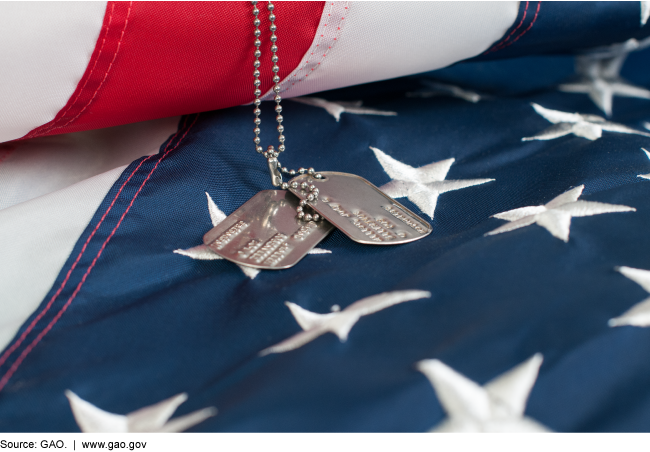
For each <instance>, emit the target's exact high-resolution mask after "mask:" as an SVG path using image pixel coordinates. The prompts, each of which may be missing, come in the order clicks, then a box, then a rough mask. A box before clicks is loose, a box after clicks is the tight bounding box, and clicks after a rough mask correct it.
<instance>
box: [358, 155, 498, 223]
mask: <svg viewBox="0 0 650 452" xmlns="http://www.w3.org/2000/svg"><path fill="white" fill-rule="evenodd" d="M370 149H372V151H373V152H374V153H375V157H377V160H379V163H380V164H381V166H382V167H383V168H384V171H386V174H388V175H389V176H390V178H391V179H393V180H392V181H390V182H388V183H387V184H385V185H383V186H382V187H380V190H382V191H383V192H384V193H386V194H387V195H388V196H390V197H392V198H404V197H407V198H408V199H409V200H410V201H411V202H412V203H413V204H415V205H416V206H418V207H419V208H420V210H421V211H422V212H424V213H425V214H427V215H429V217H431V218H433V214H434V212H435V210H436V204H437V203H438V196H439V195H441V194H442V193H447V192H448V191H453V190H460V189H461V188H467V187H472V186H474V185H480V184H484V183H486V182H492V181H493V180H494V179H467V180H445V178H446V177H447V173H448V172H449V168H451V165H452V164H453V163H454V161H455V159H447V160H442V161H440V162H435V163H430V164H428V165H424V166H422V167H420V168H413V167H412V166H409V165H407V164H405V163H402V162H399V161H397V160H395V159H394V158H392V157H391V156H389V155H387V154H384V153H383V152H382V151H381V150H379V149H377V148H373V147H372V146H370Z"/></svg>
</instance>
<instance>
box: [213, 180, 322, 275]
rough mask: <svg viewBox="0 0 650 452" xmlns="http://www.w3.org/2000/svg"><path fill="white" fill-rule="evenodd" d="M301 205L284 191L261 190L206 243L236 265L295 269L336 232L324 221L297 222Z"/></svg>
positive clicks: (223, 222) (216, 230)
mask: <svg viewBox="0 0 650 452" xmlns="http://www.w3.org/2000/svg"><path fill="white" fill-rule="evenodd" d="M298 202H299V200H298V199H297V198H296V197H295V196H294V195H292V194H291V193H289V192H288V191H285V190H264V191H261V192H259V193H257V194H256V195H255V196H253V197H252V198H251V199H249V200H248V201H247V202H246V203H245V204H244V205H243V206H241V207H240V208H239V209H237V210H236V211H234V212H233V213H232V214H230V215H228V218H226V219H225V220H223V221H222V222H221V223H219V224H218V225H217V226H216V227H214V228H213V229H211V230H210V231H208V232H207V233H206V234H205V235H204V236H203V243H205V244H206V245H207V246H209V247H210V248H211V249H212V251H214V252H215V253H217V254H218V255H220V256H221V257H223V258H224V259H228V260H229V261H232V262H235V263H236V264H241V265H246V266H248V267H254V268H261V269H266V270H280V269H283V268H289V267H292V266H294V265H295V264H297V263H298V262H299V261H300V260H301V259H302V258H303V257H305V255H306V254H307V253H308V252H309V251H310V250H311V249H312V248H314V247H315V246H316V245H318V243H319V242H320V241H321V240H323V239H324V238H325V236H327V234H329V232H330V231H331V230H332V229H334V227H333V226H332V225H331V224H330V223H328V222H327V221H324V220H323V221H318V222H314V221H302V220H298V218H297V217H296V207H297V206H298Z"/></svg>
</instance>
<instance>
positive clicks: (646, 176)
mask: <svg viewBox="0 0 650 452" xmlns="http://www.w3.org/2000/svg"><path fill="white" fill-rule="evenodd" d="M641 150H642V151H643V152H645V155H646V156H647V157H648V159H649V160H650V152H648V151H646V150H645V149H643V148H641ZM637 177H642V178H644V179H650V173H649V174H639V175H638V176H637Z"/></svg>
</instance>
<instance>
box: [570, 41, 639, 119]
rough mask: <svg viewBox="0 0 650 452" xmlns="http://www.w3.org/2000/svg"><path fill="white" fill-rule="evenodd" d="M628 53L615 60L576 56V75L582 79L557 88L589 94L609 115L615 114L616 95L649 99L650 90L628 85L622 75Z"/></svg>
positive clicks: (612, 58) (618, 56)
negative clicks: (620, 73)
mask: <svg viewBox="0 0 650 452" xmlns="http://www.w3.org/2000/svg"><path fill="white" fill-rule="evenodd" d="M627 55H628V53H623V54H621V55H617V56H614V57H601V56H599V55H580V56H577V57H576V73H577V74H578V75H579V76H580V80H579V81H577V82H574V83H564V84H562V85H560V86H559V87H558V89H559V90H560V91H564V92H567V93H582V94H588V95H589V97H590V98H591V100H592V101H593V102H594V103H595V104H596V105H597V106H598V108H600V109H601V110H602V111H603V112H604V113H605V114H606V115H607V116H611V115H612V101H613V98H614V96H622V97H635V98H638V99H650V91H649V90H647V89H645V88H641V87H638V86H635V85H632V84H631V83H629V82H627V81H626V80H624V79H623V78H621V77H620V75H619V72H620V70H621V67H622V66H623V62H624V61H625V59H626V58H627Z"/></svg>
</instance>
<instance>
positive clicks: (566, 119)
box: [521, 103, 650, 141]
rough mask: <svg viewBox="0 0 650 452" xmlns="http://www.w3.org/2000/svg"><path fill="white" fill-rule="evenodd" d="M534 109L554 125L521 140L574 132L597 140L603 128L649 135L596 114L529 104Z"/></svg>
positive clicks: (552, 138) (552, 136)
mask: <svg viewBox="0 0 650 452" xmlns="http://www.w3.org/2000/svg"><path fill="white" fill-rule="evenodd" d="M531 105H532V106H533V108H534V109H535V111H536V112H537V113H538V114H539V115H541V116H542V117H543V118H544V119H546V120H548V121H549V122H552V123H553V124H554V125H552V126H551V127H549V128H547V129H545V130H543V131H542V132H540V133H538V134H537V135H535V136H532V137H526V138H522V139H521V141H531V140H554V139H555V138H559V137H563V136H564V135H569V134H571V133H572V134H574V135H575V136H577V137H582V138H586V139H588V140H597V139H599V138H600V137H601V136H602V135H603V130H604V131H607V132H618V133H631V134H635V135H642V136H644V137H650V133H645V132H641V131H639V130H635V129H632V128H630V127H628V126H625V125H623V124H617V123H615V122H610V121H605V119H604V118H601V117H600V116H597V115H583V114H580V113H567V112H564V111H558V110H550V109H548V108H544V107H542V106H541V105H537V104H535V103H533V104H531Z"/></svg>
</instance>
